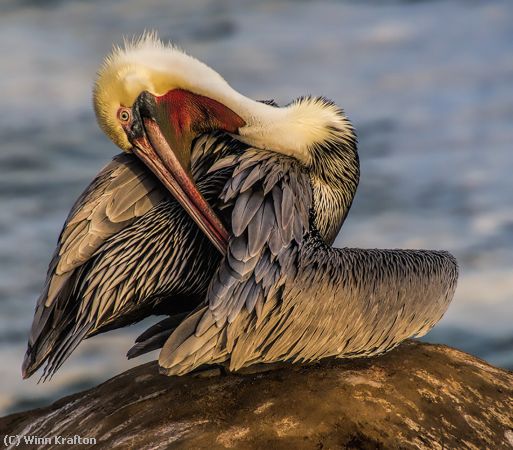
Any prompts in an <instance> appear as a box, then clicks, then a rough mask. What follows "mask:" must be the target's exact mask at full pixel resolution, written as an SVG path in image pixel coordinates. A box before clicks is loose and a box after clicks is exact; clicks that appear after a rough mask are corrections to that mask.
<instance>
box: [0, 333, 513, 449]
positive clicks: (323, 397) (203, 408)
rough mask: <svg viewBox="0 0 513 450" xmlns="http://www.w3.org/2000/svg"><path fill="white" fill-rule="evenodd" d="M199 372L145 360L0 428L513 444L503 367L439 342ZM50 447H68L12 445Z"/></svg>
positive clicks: (161, 436) (104, 439)
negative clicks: (163, 369) (172, 370)
mask: <svg viewBox="0 0 513 450" xmlns="http://www.w3.org/2000/svg"><path fill="white" fill-rule="evenodd" d="M211 372H212V371H211ZM205 375H208V372H206V373H205V374H203V376H198V375H196V376H186V377H181V378H176V377H171V378H169V377H165V376H162V375H159V374H158V370H157V366H156V364H155V363H150V364H145V365H142V366H139V367H136V368H134V369H131V370H129V371H127V372H125V373H123V374H121V375H118V376H116V377H114V378H112V379H111V380H109V381H107V382H105V383H103V384H101V385H99V386H98V387H96V388H93V389H91V390H89V391H85V392H82V393H79V394H75V395H72V396H70V397H67V398H63V399H61V400H59V401H57V402H56V403H54V404H53V405H51V406H49V407H46V408H41V409H36V410H32V411H27V412H22V413H18V414H13V415H10V416H7V417H4V418H2V419H0V437H1V438H2V439H3V435H32V436H38V437H53V436H56V435H60V436H68V437H72V436H74V435H79V436H81V437H82V438H92V437H94V438H96V442H97V443H96V445H94V446H92V447H91V448H95V449H103V448H105V449H107V448H113V447H115V448H133V449H140V450H143V449H164V448H177V449H196V448H198V449H217V448H221V449H224V448H235V449H296V448H297V449H303V448H304V449H310V448H311V449H337V448H355V449H356V448H364V449H367V448H368V449H374V448H422V449H423V448H426V449H463V448H471V449H484V448H490V449H494V450H495V449H502V448H513V373H511V372H508V371H505V370H501V369H496V368H494V367H491V366H490V365H488V364H486V363H485V362H483V361H481V360H479V359H477V358H475V357H473V356H470V355H467V354H465V353H462V352H460V351H458V350H454V349H452V348H449V347H445V346H441V345H430V344H422V343H419V342H413V341H410V342H407V343H405V344H403V345H402V346H400V347H399V348H398V349H396V350H394V351H392V352H390V353H388V354H386V355H384V356H381V357H375V358H370V359H362V360H353V361H340V360H339V361H337V360H326V361H323V362H321V363H319V364H315V365H310V366H281V367H278V368H273V370H270V371H266V372H260V373H258V372H257V373H245V374H229V375H216V376H209V377H207V376H205ZM41 389H44V385H42V386H41ZM52 447H54V448H61V449H62V448H73V447H72V446H69V445H68V446H65V447H63V446H62V445H54V446H52V445H40V446H38V445H33V446H27V445H23V444H22V445H20V448H24V449H25V448H44V449H48V448H52ZM77 448H88V446H86V445H82V446H79V447H77Z"/></svg>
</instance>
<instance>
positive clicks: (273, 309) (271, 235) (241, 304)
mask: <svg viewBox="0 0 513 450" xmlns="http://www.w3.org/2000/svg"><path fill="white" fill-rule="evenodd" d="M227 163H230V164H233V174H234V175H235V174H237V175H236V176H234V177H233V178H232V180H231V182H229V183H227V184H226V186H225V188H224V190H223V196H222V198H223V199H224V201H225V202H226V203H228V204H230V205H231V207H232V208H233V209H232V211H233V213H232V222H231V223H232V231H233V235H232V237H231V238H230V241H229V243H228V252H227V255H226V257H225V258H223V260H222V261H221V264H220V266H219V268H218V270H217V273H216V274H215V275H214V277H213V279H212V281H211V283H210V286H209V291H208V295H207V301H206V302H205V303H204V305H203V306H202V307H201V308H199V309H198V310H197V311H196V312H195V313H194V314H192V315H191V316H189V317H188V318H186V319H185V320H184V321H183V322H182V323H181V324H180V325H179V326H178V327H177V328H176V330H174V331H173V333H172V334H171V336H170V338H169V339H168V340H167V342H166V344H165V345H164V347H163V350H162V352H161V355H160V360H159V362H160V365H161V367H162V368H163V369H164V371H165V372H166V373H168V374H171V375H181V374H184V373H187V372H190V371H191V370H193V369H195V368H196V367H199V366H201V365H203V364H212V363H227V364H228V365H229V368H230V369H231V370H238V369H240V368H242V367H245V366H248V365H251V364H254V363H272V362H278V361H312V360H317V359H320V358H323V357H328V356H337V357H344V358H353V357H358V356H369V355H374V354H378V353H383V352H385V351H387V350H390V349H392V348H394V347H395V346H397V345H398V344H399V343H400V342H402V341H403V340H405V339H407V338H409V337H412V336H421V335H424V334H425V333H427V332H428V331H429V330H430V329H431V328H432V327H433V326H434V325H435V323H437V322H438V321H439V320H440V318H441V317H442V315H443V314H444V313H445V311H446V309H447V307H448V305H449V303H450V301H451V299H452V296H453V294H454V289H455V287H456V281H457V275H458V270H457V264H456V261H455V259H454V257H452V255H450V254H449V253H447V252H441V251H425V250H364V249H351V248H343V249H335V248H332V247H330V246H329V245H328V244H327V243H326V241H325V239H323V237H322V236H321V234H320V233H319V229H318V225H317V222H318V221H317V220H316V216H317V215H319V214H321V215H324V214H326V212H325V211H322V210H319V209H318V208H315V207H314V203H315V201H314V199H315V196H314V193H313V186H312V183H311V176H310V174H309V173H308V172H307V171H305V170H304V168H302V167H301V166H300V165H299V164H298V163H297V161H296V160H294V159H292V158H288V157H285V156H281V155H277V154H273V153H262V152H254V153H251V152H245V153H244V154H243V155H241V156H239V157H236V158H233V157H229V158H228V159H227ZM225 164H226V163H225ZM218 165H223V161H220V163H218ZM255 170H257V171H258V173H259V177H258V178H256V179H252V178H251V174H252V173H254V172H255ZM248 180H252V181H248ZM249 205H252V206H251V207H250V206H249Z"/></svg>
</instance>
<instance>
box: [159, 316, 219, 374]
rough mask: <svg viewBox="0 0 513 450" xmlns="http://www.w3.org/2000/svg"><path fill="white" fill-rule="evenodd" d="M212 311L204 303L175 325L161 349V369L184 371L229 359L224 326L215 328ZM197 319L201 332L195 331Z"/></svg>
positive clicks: (184, 372) (168, 372) (173, 372)
mask: <svg viewBox="0 0 513 450" xmlns="http://www.w3.org/2000/svg"><path fill="white" fill-rule="evenodd" d="M211 315H212V313H211V312H210V310H209V309H208V307H203V308H201V309H199V310H198V311H196V312H194V313H193V314H191V315H190V316H189V317H187V318H186V319H185V320H184V321H183V322H182V323H181V324H180V325H179V326H178V327H177V328H176V330H175V331H174V332H173V334H172V335H171V336H170V337H169V339H168V340H167V341H166V343H165V344H164V347H163V348H162V351H161V352H160V356H159V365H160V367H161V372H163V373H165V374H167V375H184V374H186V373H188V372H191V371H192V370H194V369H196V368H197V367H199V366H201V365H203V364H207V363H208V364H216V363H220V362H224V361H226V360H227V359H228V354H227V351H226V328H225V327H222V328H218V326H217V325H216V324H215V321H214V320H213V318H212V317H210V316H211ZM200 323H201V325H202V326H201V333H198V334H196V330H197V329H198V325H199V324H200ZM206 323H208V325H205V324H206Z"/></svg>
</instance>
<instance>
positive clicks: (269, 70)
mask: <svg viewBox="0 0 513 450" xmlns="http://www.w3.org/2000/svg"><path fill="white" fill-rule="evenodd" d="M144 29H156V30H158V31H159V33H160V36H161V37H162V38H163V39H171V40H173V41H174V42H176V43H178V44H179V45H180V46H182V47H183V48H185V49H186V50H187V51H188V52H189V53H191V54H193V55H194V56H196V57H198V58H200V59H202V60H204V61H205V62H207V63H208V64H210V65H211V66H213V67H214V68H215V69H217V70H218V71H219V72H220V73H221V74H223V76H224V77H225V78H226V79H227V80H228V81H229V82H230V83H231V84H232V85H233V86H234V87H235V88H236V89H238V90H239V91H241V92H243V93H245V94H246V95H248V96H251V97H253V98H257V99H264V98H274V99H275V100H276V101H277V102H278V103H281V104H285V103H288V102H289V101H291V100H292V99H293V98H295V97H297V96H300V95H304V94H308V93H311V94H319V95H325V96H327V97H329V98H331V99H333V100H334V101H335V102H336V103H338V104H339V105H341V106H342V107H343V108H344V109H345V110H346V112H347V114H348V115H349V117H350V118H351V120H352V121H353V123H354V124H355V127H356V129H357V131H358V134H359V140H360V146H359V148H360V156H361V165H362V179H361V184H360V187H359V190H358V193H357V196H356V200H355V203H354V206H353V209H352V211H351V213H350V215H349V219H348V221H347V222H346V224H345V225H344V228H343V230H342V233H341V235H340V236H339V238H338V240H337V245H339V246H362V247H403V248H406V247H414V248H441V249H447V250H450V251H451V252H453V253H454V254H455V255H456V256H457V258H458V260H459V262H460V266H461V277H460V283H459V287H458V290H457V294H456V298H455V300H454V302H453V304H452V306H451V307H450V309H449V311H448V313H447V314H446V316H445V317H444V319H443V320H442V322H441V323H440V324H439V325H438V326H437V327H436V328H435V330H433V331H432V332H431V333H430V334H429V335H428V336H427V340H430V341H433V342H443V343H447V344H450V345H454V346H456V347H458V348H461V349H464V350H467V351H469V352H471V353H473V354H476V355H479V356H481V357H483V358H485V359H486V360H487V361H489V362H491V363H493V364H496V365H500V366H503V367H509V368H513V273H512V267H513V252H512V250H513V208H512V207H511V199H512V198H513V180H512V177H511V170H512V167H513V3H511V2H510V1H508V0H504V1H497V0H489V1H470V2H468V1H467V2H464V1H451V2H449V1H446V2H444V1H424V2H423V1H411V2H406V1H385V2H372V1H365V2H356V1H325V2H313V1H312V2H310V1H292V0H290V1H279V2H273V1H263V2H251V1H249V0H246V1H237V0H225V1H223V0H221V1H214V0H191V1H174V2H169V1H166V0H145V1H144V2H142V1H141V0H125V1H114V0H103V1H100V0H97V1H58V0H47V1H44V2H43V1H36V0H5V1H3V2H2V4H1V5H0V56H1V59H0V94H1V97H0V98H1V99H0V102H1V105H2V114H1V117H0V142H1V144H0V202H1V209H0V360H1V361H2V364H1V365H0V415H2V414H4V413H7V412H12V411H16V410H20V409H23V408H26V407H30V406H36V405H40V404H43V403H48V402H50V401H51V400H54V399H56V398H57V397H59V396H62V395H63V394H66V393H69V392H71V391H76V390H78V389H81V388H85V387H88V386H92V385H94V384H96V383H98V382H100V381H102V380H105V379H107V378H108V377H110V376H112V375H114V374H115V373H118V372H120V371H121V370H123V369H125V368H128V367H131V366H133V365H137V364H139V363H141V360H135V361H132V362H128V361H126V360H125V358H124V354H125V352H126V351H127V350H128V349H129V348H130V346H131V344H132V342H133V339H134V338H135V337H136V336H137V334H138V332H139V331H140V330H141V329H142V328H144V326H145V325H147V324H148V322H146V323H145V324H142V325H139V326H134V327H131V328H129V329H125V330H120V331H118V332H115V333H109V334H107V335H102V336H98V337H95V338H93V339H91V340H89V341H87V342H85V343H83V344H81V345H80V347H79V348H78V349H77V351H76V352H75V353H74V354H73V356H72V357H71V358H70V360H68V362H67V363H66V364H65V366H64V367H63V369H62V370H61V371H60V372H59V373H58V374H57V375H56V376H55V377H54V379H53V380H52V381H51V382H50V383H47V384H44V385H37V378H34V379H30V380H28V381H22V380H21V377H20V365H21V360H22V357H23V354H24V351H25V345H26V337H27V333H28V329H29V327H30V323H31V320H32V315H33V308H34V304H35V300H36V298H37V296H38V293H39V290H40V289H41V287H42V283H43V280H44V277H45V273H46V268H47V264H48V262H49V259H50V256H51V254H52V252H53V249H54V246H55V242H56V238H57V235H58V232H59V230H60V227H61V226H62V223H63V221H64V219H65V217H66V215H67V212H68V210H69V208H70V206H71V204H72V203H73V201H74V200H75V198H76V197H77V196H78V195H79V193H80V192H81V190H82V189H83V188H84V187H85V186H86V185H87V184H88V182H89V181H90V180H91V179H92V177H93V176H94V175H95V174H96V173H97V172H98V171H99V169H100V168H101V167H102V166H103V165H105V164H106V163H107V162H108V161H109V160H110V158H111V157H112V156H113V155H114V154H116V153H117V152H118V150H117V149H116V148H115V147H114V146H113V144H111V143H110V142H109V141H108V140H107V139H106V138H105V137H104V136H103V135H102V134H101V132H100V130H99V129H98V128H97V126H96V123H95V119H94V116H93V112H92V107H91V87H92V81H93V79H94V74H95V70H96V69H97V67H98V66H99V64H100V62H101V60H102V57H103V56H104V55H105V54H106V53H107V52H108V51H109V49H110V47H111V44H112V43H114V42H115V43H120V42H121V41H122V38H123V36H132V35H133V34H139V33H141V32H142V31H143V30H144ZM153 357H154V355H151V356H150V358H153Z"/></svg>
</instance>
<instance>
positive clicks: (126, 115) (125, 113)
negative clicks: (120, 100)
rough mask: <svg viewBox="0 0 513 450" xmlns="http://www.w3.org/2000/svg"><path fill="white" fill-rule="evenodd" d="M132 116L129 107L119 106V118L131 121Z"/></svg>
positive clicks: (122, 120)
mask: <svg viewBox="0 0 513 450" xmlns="http://www.w3.org/2000/svg"><path fill="white" fill-rule="evenodd" d="M131 118H132V114H131V113H130V110H129V109H128V108H119V110H118V119H119V120H120V121H121V122H123V123H128V122H130V119H131Z"/></svg>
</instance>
